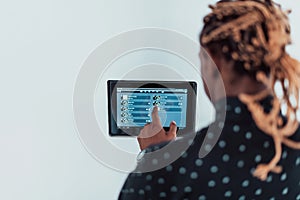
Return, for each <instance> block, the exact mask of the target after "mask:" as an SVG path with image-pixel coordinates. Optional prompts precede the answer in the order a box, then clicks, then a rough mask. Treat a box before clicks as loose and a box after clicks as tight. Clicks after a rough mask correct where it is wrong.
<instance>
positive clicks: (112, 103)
mask: <svg viewBox="0 0 300 200" xmlns="http://www.w3.org/2000/svg"><path fill="white" fill-rule="evenodd" d="M196 85H197V84H196V83H195V82H184V81H155V82H154V81H129V80H126V81H124V80H122V81H117V80H109V81H108V82H107V89H108V117H109V135H111V136H116V135H138V134H139V131H140V130H141V129H142V128H143V127H144V125H145V124H147V123H150V122H151V121H152V119H151V113H152V109H153V107H154V106H157V107H158V109H159V111H158V115H159V117H160V120H161V123H162V126H163V127H169V125H170V123H171V122H172V121H175V122H176V124H177V127H178V128H179V132H181V133H184V132H188V131H192V130H193V129H194V121H195V102H196V88H197V87H196Z"/></svg>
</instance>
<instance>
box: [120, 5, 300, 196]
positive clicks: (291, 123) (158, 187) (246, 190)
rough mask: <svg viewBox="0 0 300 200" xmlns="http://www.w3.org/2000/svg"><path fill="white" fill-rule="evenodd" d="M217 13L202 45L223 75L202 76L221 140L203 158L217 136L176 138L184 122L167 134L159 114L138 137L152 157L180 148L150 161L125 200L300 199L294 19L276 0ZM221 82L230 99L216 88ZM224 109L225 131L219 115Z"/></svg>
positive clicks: (206, 71)
mask: <svg viewBox="0 0 300 200" xmlns="http://www.w3.org/2000/svg"><path fill="white" fill-rule="evenodd" d="M210 8H211V10H212V12H211V13H209V14H208V15H207V16H205V18H204V27H203V29H202V31H201V34H200V44H201V46H202V47H203V48H204V49H205V50H206V51H207V52H208V54H209V56H210V57H211V58H212V60H213V61H214V62H215V64H216V66H217V69H218V71H219V73H217V72H216V70H213V69H212V68H211V67H210V66H209V65H202V68H201V71H202V74H203V76H206V77H209V78H208V79H207V81H204V86H205V91H206V93H207V95H208V97H209V99H210V100H211V101H212V102H213V104H214V106H215V108H216V120H215V121H214V122H213V123H212V124H211V125H210V126H216V127H219V128H220V129H221V130H222V132H221V135H220V137H219V138H218V140H217V143H216V145H215V146H214V147H213V148H208V150H209V151H210V153H209V154H208V155H206V156H205V157H199V149H201V147H202V145H203V143H204V142H205V140H206V139H207V138H208V139H207V140H209V139H211V138H214V137H216V135H215V133H214V132H208V128H204V129H202V130H200V131H198V132H196V133H195V135H193V136H190V135H187V136H185V137H183V138H181V139H176V123H174V122H173V123H171V124H170V130H169V131H168V132H166V131H165V130H164V129H163V128H162V126H161V123H160V120H159V117H158V108H154V109H153V112H152V119H153V120H152V123H150V124H147V125H145V127H144V128H143V129H142V131H141V132H140V135H139V137H138V142H139V144H140V148H141V149H142V150H144V151H145V152H146V154H147V153H148V152H155V151H158V150H159V149H162V148H164V147H165V146H166V145H167V146H171V147H172V148H171V150H169V151H168V152H167V153H168V154H166V152H165V153H163V155H161V156H162V157H161V158H156V159H153V157H151V156H148V155H146V154H145V156H144V157H143V158H142V161H141V162H139V163H138V166H137V170H136V171H135V172H134V173H131V174H129V176H128V178H127V180H126V181H125V183H124V185H123V188H122V190H121V192H120V194H119V199H199V200H200V199H201V200H204V199H240V200H242V199H270V200H271V199H300V173H299V170H300V151H299V149H300V129H299V127H298V126H299V125H298V121H297V118H296V112H297V109H298V102H299V88H300V64H299V62H298V61H297V60H295V59H293V58H292V57H291V56H289V55H288V53H287V52H286V50H285V47H286V46H287V45H288V44H290V43H291V38H290V26H289V22H288V17H287V14H288V12H285V11H283V10H282V9H281V7H280V5H278V4H276V3H274V2H273V1H272V0H222V1H219V2H218V3H216V4H215V5H213V6H210ZM204 52H205V51H201V52H200V56H201V57H202V62H205V58H204V57H205V54H204ZM220 81H222V82H223V83H224V87H225V92H226V96H222V95H220V92H219V89H218V87H215V84H216V83H218V82H220ZM275 87H276V88H279V89H278V90H280V91H281V94H278V93H279V92H277V93H276V92H275ZM224 99H225V100H226V101H224ZM224 102H226V105H225V107H226V118H225V121H224V123H223V124H222V123H220V122H222V121H220V120H219V118H218V112H219V107H220V105H221V107H222V104H224ZM283 108H285V110H284V109H283ZM220 124H221V125H220ZM214 130H216V129H214ZM183 143H188V144H189V147H188V148H187V149H186V150H184V151H182V154H180V155H181V156H180V157H179V158H178V159H176V160H174V161H173V162H170V163H169V164H167V165H166V166H165V167H162V168H159V169H157V170H154V171H150V170H149V171H147V170H144V169H146V168H147V167H148V166H151V165H157V164H158V163H159V162H163V160H167V159H169V157H170V154H172V153H173V151H174V152H175V151H176V150H177V147H179V146H182V144H183ZM166 155H168V156H166ZM154 161H155V162H154ZM139 172H140V173H139Z"/></svg>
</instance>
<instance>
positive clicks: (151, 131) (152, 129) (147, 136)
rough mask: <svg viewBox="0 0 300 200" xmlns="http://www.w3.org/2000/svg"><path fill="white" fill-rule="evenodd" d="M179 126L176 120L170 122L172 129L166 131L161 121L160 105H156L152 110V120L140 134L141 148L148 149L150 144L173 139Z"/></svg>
mask: <svg viewBox="0 0 300 200" xmlns="http://www.w3.org/2000/svg"><path fill="white" fill-rule="evenodd" d="M176 131H177V126H176V122H175V121H172V122H171V123H170V129H169V131H168V132H166V131H165V130H164V129H163V127H162V125H161V122H160V118H159V116H158V107H157V106H155V107H154V108H153V111H152V122H151V123H149V124H146V125H145V126H144V128H143V129H142V130H141V132H140V134H139V135H138V138H137V140H138V142H139V145H140V149H141V150H143V149H146V148H147V147H149V146H150V145H154V144H159V143H161V142H167V141H171V140H173V139H174V138H175V137H176Z"/></svg>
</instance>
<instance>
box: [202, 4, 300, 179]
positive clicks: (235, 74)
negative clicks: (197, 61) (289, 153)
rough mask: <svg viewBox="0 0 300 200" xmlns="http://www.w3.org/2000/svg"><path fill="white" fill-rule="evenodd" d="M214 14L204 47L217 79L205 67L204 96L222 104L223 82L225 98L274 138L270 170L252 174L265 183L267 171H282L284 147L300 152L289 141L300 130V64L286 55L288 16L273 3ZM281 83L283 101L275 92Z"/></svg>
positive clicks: (221, 8)
mask: <svg viewBox="0 0 300 200" xmlns="http://www.w3.org/2000/svg"><path fill="white" fill-rule="evenodd" d="M210 8H211V9H212V12H211V13H209V14H208V15H207V16H206V17H205V18H204V27H203V30H202V31H201V34H200V43H201V45H202V47H203V48H204V49H205V50H206V51H207V52H208V54H209V55H210V56H211V58H212V60H213V61H214V62H215V64H216V65H217V68H218V71H219V73H218V71H215V70H213V69H212V68H210V66H205V63H204V64H202V73H203V75H204V76H207V78H206V79H204V81H205V80H208V81H207V82H206V85H205V87H206V92H207V93H208V91H209V92H210V93H209V94H208V95H209V97H210V99H211V100H212V101H216V100H218V98H220V97H219V96H218V88H216V89H214V85H220V84H219V83H218V82H220V81H222V82H223V83H224V86H225V91H226V95H227V96H238V97H239V99H240V100H241V101H242V102H243V103H245V104H246V105H247V107H248V110H249V111H250V112H251V114H252V118H253V120H254V121H255V123H256V125H257V126H258V128H259V129H261V130H262V131H264V132H265V133H266V134H268V135H271V136H272V137H273V138H274V143H275V146H276V152H275V156H274V158H273V159H272V161H271V162H270V163H269V164H267V165H259V166H258V168H257V169H256V170H255V172H254V175H255V176H256V177H258V178H260V179H261V180H265V179H266V177H267V174H268V172H269V171H273V172H277V173H279V172H280V171H281V168H280V167H279V166H277V163H278V162H279V159H280V157H281V148H280V147H281V143H283V144H285V145H287V146H288V147H290V148H296V149H299V148H300V142H298V143H297V142H294V141H291V140H290V139H289V138H288V137H289V136H291V135H292V134H294V133H295V130H296V129H297V128H298V122H297V120H296V119H295V118H296V115H295V114H296V111H297V109H298V103H299V89H300V64H299V62H298V61H297V60H295V59H293V58H292V57H290V56H289V55H288V54H287V52H286V50H285V48H286V45H288V44H290V43H291V38H290V25H289V22H288V17H287V14H288V13H289V12H284V11H283V10H282V9H281V7H280V5H278V4H275V3H274V2H273V1H272V0H222V1H219V2H218V3H217V4H216V5H214V6H210ZM200 55H202V53H201V52H200ZM219 74H220V75H219ZM277 83H278V84H279V85H280V86H281V89H282V93H283V95H282V96H278V95H277V94H276V92H275V84H277ZM245 93H246V94H245ZM267 95H272V96H273V100H272V106H273V108H272V112H269V113H265V112H264V108H263V107H262V105H260V103H259V101H261V100H262V99H263V98H265V97H266V96H267ZM292 97H294V98H292ZM221 98H222V97H221ZM293 101H294V102H293ZM282 105H286V107H287V112H286V113H285V117H286V118H285V119H286V122H285V124H284V122H283V118H282V116H280V115H279V112H280V109H281V107H282Z"/></svg>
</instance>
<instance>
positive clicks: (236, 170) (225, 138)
mask: <svg viewBox="0 0 300 200" xmlns="http://www.w3.org/2000/svg"><path fill="white" fill-rule="evenodd" d="M229 103H230V104H229V105H227V116H226V117H227V121H226V122H225V123H224V122H222V121H216V123H215V127H216V128H224V129H223V133H222V134H221V136H220V138H219V139H218V141H216V143H214V142H213V141H214V140H215V139H216V138H215V137H216V135H215V133H214V131H213V130H210V131H207V129H203V130H202V131H201V132H199V134H197V136H196V138H195V139H191V138H188V137H187V139H186V141H185V142H186V143H188V144H190V145H191V146H190V148H189V149H188V150H186V151H179V152H182V153H181V154H180V155H179V158H178V159H177V160H176V161H174V162H172V163H171V164H168V165H167V166H165V167H164V168H162V169H160V170H157V171H154V172H148V173H132V174H131V175H130V176H129V177H128V179H127V181H126V183H125V185H124V187H123V188H122V190H121V194H120V197H121V198H120V199H186V200H188V199H189V200H192V199H198V200H206V199H238V200H246V199H298V200H300V192H299V191H300V173H299V171H300V151H295V150H291V149H288V148H286V147H284V146H283V151H282V155H281V160H280V163H279V165H282V166H283V171H282V173H279V174H276V173H273V172H270V173H269V174H268V176H267V179H266V181H264V182H261V181H259V180H258V179H257V178H254V177H253V172H254V171H255V169H256V167H257V165H259V164H264V163H268V162H270V160H271V159H272V156H273V155H274V142H273V140H272V138H271V137H270V136H268V135H266V134H265V133H262V132H260V131H259V130H258V129H257V128H256V127H255V126H254V123H253V121H252V118H251V114H250V113H248V111H247V107H246V106H245V105H243V104H242V103H241V102H237V100H234V101H233V102H229ZM220 119H221V118H220ZM247 120H248V121H247ZM298 132H299V137H298V140H299V141H300V131H298ZM203 135H205V136H206V139H207V140H208V141H209V142H208V143H204V145H203V146H202V148H203V149H202V150H204V151H207V152H209V154H208V155H207V156H206V157H203V158H202V157H201V158H200V157H199V150H200V147H201V145H202V144H203V140H204V137H202V136H203ZM183 140H185V139H183ZM154 149H156V150H158V149H159V148H158V147H157V146H155V147H154V148H153V150H154ZM176 150H177V148H176V147H175V148H174V149H173V151H162V153H161V157H153V158H152V157H150V159H148V158H143V159H144V160H146V162H145V163H144V165H145V166H146V165H147V166H151V165H154V166H159V165H160V163H161V162H166V161H169V160H171V158H172V156H173V154H174V152H176ZM138 164H139V165H142V164H141V163H138ZM289 169H292V170H291V171H288V170H289ZM216 191H217V192H216Z"/></svg>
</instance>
